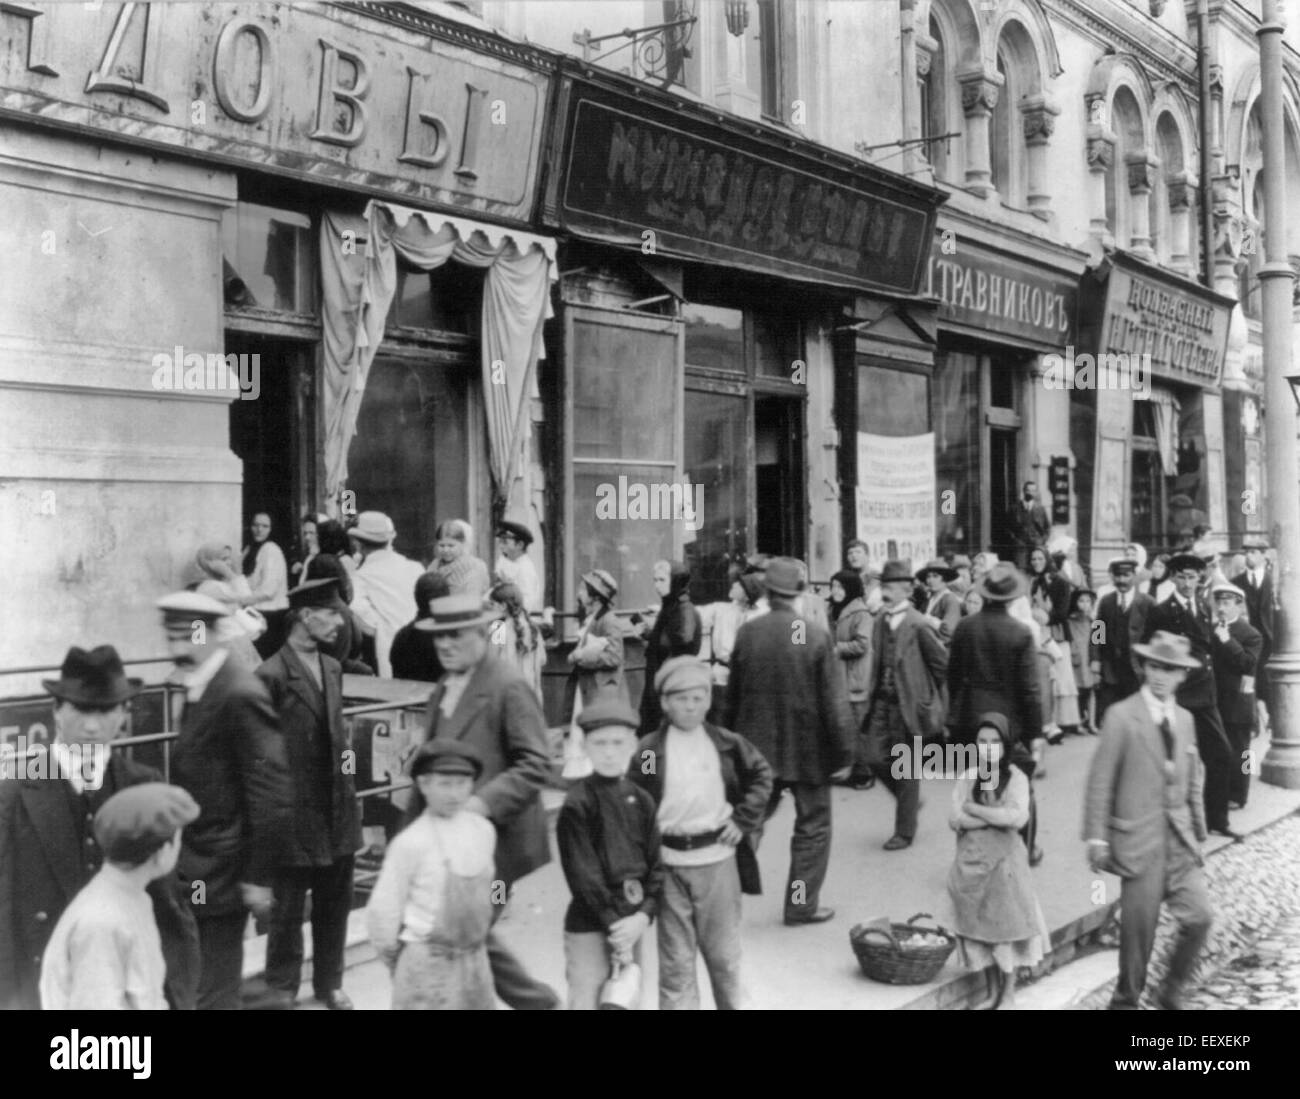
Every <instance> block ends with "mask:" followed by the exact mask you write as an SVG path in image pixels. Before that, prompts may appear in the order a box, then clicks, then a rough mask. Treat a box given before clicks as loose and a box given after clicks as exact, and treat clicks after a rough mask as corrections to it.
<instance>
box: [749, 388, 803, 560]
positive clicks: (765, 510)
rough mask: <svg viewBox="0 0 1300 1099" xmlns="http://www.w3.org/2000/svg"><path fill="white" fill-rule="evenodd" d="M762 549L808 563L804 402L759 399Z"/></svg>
mask: <svg viewBox="0 0 1300 1099" xmlns="http://www.w3.org/2000/svg"><path fill="white" fill-rule="evenodd" d="M754 467H755V469H754V473H755V486H754V487H755V499H756V503H757V507H756V509H755V510H756V512H757V515H756V519H757V524H756V533H757V536H758V537H757V548H758V550H759V551H760V552H762V553H772V554H783V555H785V556H788V557H796V558H798V559H799V560H803V559H804V527H805V524H806V521H807V516H806V514H805V505H804V462H803V402H802V401H801V400H799V399H798V398H796V397H768V396H756V397H755V398H754Z"/></svg>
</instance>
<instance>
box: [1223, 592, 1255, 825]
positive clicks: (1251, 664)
mask: <svg viewBox="0 0 1300 1099" xmlns="http://www.w3.org/2000/svg"><path fill="white" fill-rule="evenodd" d="M1210 596H1211V598H1212V599H1213V600H1214V615H1215V625H1214V636H1213V637H1211V638H1210V662H1211V664H1212V666H1213V668H1214V693H1215V695H1216V696H1217V697H1218V699H1219V718H1220V720H1222V722H1223V731H1224V732H1225V733H1226V734H1227V736H1228V743H1229V744H1230V745H1231V746H1232V755H1231V757H1230V759H1229V763H1230V766H1229V768H1228V807H1229V809H1232V808H1236V809H1241V808H1243V807H1244V806H1245V804H1246V795H1247V794H1248V793H1249V791H1250V771H1251V768H1250V759H1249V752H1250V738H1251V734H1252V732H1253V731H1254V728H1255V689H1256V683H1257V680H1256V678H1255V677H1256V675H1257V674H1258V669H1259V657H1260V653H1261V652H1262V651H1263V648H1264V637H1263V635H1262V634H1261V633H1260V632H1259V631H1258V630H1257V629H1255V628H1254V627H1253V626H1251V624H1250V623H1249V622H1247V621H1246V618H1245V615H1244V613H1243V612H1244V611H1245V608H1246V593H1245V592H1244V591H1242V590H1241V589H1240V588H1239V587H1237V585H1236V584H1229V583H1227V582H1226V581H1220V582H1219V583H1217V584H1215V585H1214V587H1213V588H1212V589H1211V590H1210Z"/></svg>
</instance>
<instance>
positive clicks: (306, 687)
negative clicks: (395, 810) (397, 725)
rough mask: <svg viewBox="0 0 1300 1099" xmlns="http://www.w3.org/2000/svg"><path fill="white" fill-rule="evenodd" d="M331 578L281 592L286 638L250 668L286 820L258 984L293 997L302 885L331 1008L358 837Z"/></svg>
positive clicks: (338, 997) (337, 608)
mask: <svg viewBox="0 0 1300 1099" xmlns="http://www.w3.org/2000/svg"><path fill="white" fill-rule="evenodd" d="M346 610H347V608H346V606H345V605H344V603H343V600H342V599H341V598H340V596H339V592H338V581H337V580H334V579H330V580H308V581H307V582H306V583H304V584H302V585H300V586H299V587H296V588H294V589H293V590H292V591H290V592H289V612H288V615H287V624H288V629H289V633H288V638H287V640H286V641H285V643H284V645H283V646H282V647H281V648H280V651H279V652H277V653H276V654H275V655H274V656H272V657H271V658H270V659H269V660H267V661H266V662H265V663H264V664H262V665H261V667H259V668H258V669H257V672H256V675H257V678H258V679H260V680H261V681H262V683H263V684H264V685H265V686H266V689H267V691H268V692H269V693H270V695H271V702H272V704H273V705H274V706H275V709H276V713H278V714H279V715H280V728H281V730H282V731H283V733H284V742H285V750H286V755H287V756H288V760H289V776H290V782H291V784H292V786H293V814H292V816H293V820H292V824H291V825H290V828H289V835H288V837H287V843H286V845H285V850H284V855H283V858H282V859H281V862H280V867H279V868H278V869H277V871H276V875H275V887H274V888H275V907H274V910H273V911H272V913H271V928H270V933H269V935H268V937H267V943H266V983H267V985H268V986H269V987H270V988H272V989H275V990H276V991H278V992H279V993H280V994H281V996H282V997H283V998H284V999H285V1000H286V1001H287V1002H286V1004H285V1005H284V1006H289V1005H292V1003H293V1001H294V999H295V998H296V997H297V995H298V985H299V984H300V983H301V981H302V961H303V943H302V920H303V913H304V911H305V908H306V903H307V894H308V893H309V892H310V893H311V944H312V963H311V969H312V991H313V992H314V993H315V996H316V999H317V1000H319V1001H320V1002H321V1003H323V1004H324V1005H325V1006H326V1007H327V1008H329V1009H330V1010H331V1011H350V1010H351V1009H352V1001H351V1000H350V999H349V998H348V994H347V993H346V992H344V991H343V951H344V947H345V946H346V943H347V931H348V913H349V912H350V911H351V909H352V869H353V862H354V857H355V855H356V851H357V848H358V847H360V846H361V822H360V814H359V812H358V808H357V789H356V781H355V778H354V775H355V773H356V768H355V767H351V766H348V763H349V761H350V757H351V744H350V742H349V740H348V730H347V729H346V728H345V726H344V723H343V667H342V665H340V664H339V662H338V661H337V660H335V659H334V658H333V657H332V656H329V655H328V654H327V653H326V652H325V651H324V650H323V649H322V646H327V645H329V644H330V643H331V642H332V641H333V640H334V639H335V637H336V636H337V635H338V632H339V630H340V629H341V628H342V625H343V616H344V614H345V613H346Z"/></svg>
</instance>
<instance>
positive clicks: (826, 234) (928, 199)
mask: <svg viewBox="0 0 1300 1099" xmlns="http://www.w3.org/2000/svg"><path fill="white" fill-rule="evenodd" d="M614 83H615V82H614V81H612V80H602V81H601V82H600V83H599V84H597V83H595V82H588V81H587V80H584V79H575V78H573V77H566V78H564V82H563V85H562V87H563V91H562V92H561V97H560V100H561V103H566V104H567V106H566V107H565V108H563V110H564V114H563V117H562V120H561V121H562V125H563V126H564V129H563V141H562V144H561V145H560V146H559V147H560V149H561V154H560V155H561V162H560V165H559V169H560V170H559V171H558V172H557V173H555V174H556V176H557V178H556V179H555V182H554V186H553V190H552V191H551V193H549V194H548V195H547V198H546V204H545V218H546V220H547V221H549V222H550V223H552V224H554V225H557V226H560V227H563V228H565V229H568V230H570V231H572V232H574V233H576V234H579V235H581V236H586V237H589V238H593V239H597V240H604V241H608V242H609V243H613V244H620V245H625V246H628V247H633V248H636V249H637V250H639V251H641V252H642V253H643V254H647V255H670V256H675V257H680V258H686V259H695V260H701V261H704V262H709V263H717V264H726V265H729V266H733V267H740V268H744V269H746V270H749V271H757V272H760V273H763V274H772V275H780V276H784V277H787V278H795V279H802V280H806V281H811V282H817V283H822V284H829V285H835V286H842V287H853V288H859V289H865V290H872V289H874V290H887V291H893V292H896V293H903V294H913V293H916V292H917V289H918V287H919V286H920V284H921V281H922V278H923V276H924V274H925V264H926V260H927V257H928V255H929V246H930V238H931V236H932V234H933V231H934V218H935V211H936V209H937V207H938V204H939V203H940V202H941V201H942V200H943V196H942V194H941V192H939V191H936V190H933V189H932V188H929V187H925V186H923V185H921V184H917V183H914V182H912V181H909V180H907V179H906V178H904V177H902V176H897V175H894V174H893V173H890V172H886V171H883V170H882V169H879V168H875V167H872V166H871V165H868V164H866V163H865V162H855V161H854V160H853V159H852V158H850V157H846V156H844V155H842V154H839V153H831V152H830V151H829V150H825V149H822V148H821V147H819V146H815V145H813V144H811V143H810V142H808V141H805V140H802V139H797V138H795V137H793V136H789V135H786V136H781V135H778V134H775V133H769V132H767V131H766V130H765V129H764V128H763V127H759V126H754V125H752V124H751V125H748V126H743V127H742V126H741V125H740V124H739V123H738V122H736V121H734V120H720V119H719V116H718V115H717V114H716V112H715V113H712V114H710V115H707V116H706V115H705V114H704V113H703V112H702V111H701V110H699V109H696V108H694V107H689V106H686V105H681V104H677V103H674V101H673V100H671V99H670V98H668V97H662V96H657V95H651V94H648V93H646V92H644V90H643V91H642V92H641V93H639V94H636V95H633V94H631V93H630V91H626V90H624V89H623V88H622V87H615V86H614Z"/></svg>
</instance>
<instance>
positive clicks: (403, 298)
mask: <svg viewBox="0 0 1300 1099" xmlns="http://www.w3.org/2000/svg"><path fill="white" fill-rule="evenodd" d="M482 298H483V272H482V271H481V270H478V269H476V268H473V267H467V266H465V265H464V264H460V263H456V262H455V261H454V260H453V261H451V262H448V263H444V264H443V265H442V266H441V267H438V268H436V269H435V270H433V271H412V270H402V269H399V270H398V272H397V293H396V294H394V295H393V304H392V307H391V309H390V311H389V314H388V319H389V322H390V323H392V324H398V325H402V326H403V327H407V328H426V329H432V330H434V331H436V332H456V333H458V334H460V335H471V334H473V332H472V329H471V327H470V326H471V320H472V318H477V317H478V315H479V309H480V306H481V304H482Z"/></svg>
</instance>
